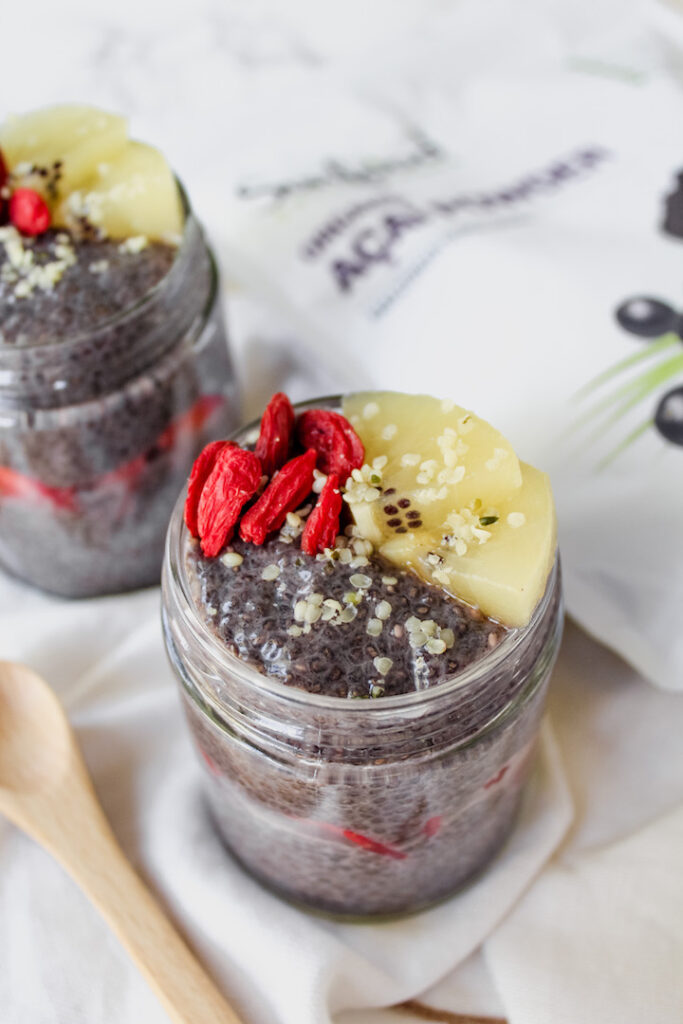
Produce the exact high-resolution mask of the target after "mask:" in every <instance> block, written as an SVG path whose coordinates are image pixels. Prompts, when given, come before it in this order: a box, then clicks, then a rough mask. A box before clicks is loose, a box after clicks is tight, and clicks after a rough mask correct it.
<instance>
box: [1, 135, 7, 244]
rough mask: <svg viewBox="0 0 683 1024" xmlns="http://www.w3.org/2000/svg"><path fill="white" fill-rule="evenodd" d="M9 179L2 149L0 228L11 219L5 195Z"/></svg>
mask: <svg viewBox="0 0 683 1024" xmlns="http://www.w3.org/2000/svg"><path fill="white" fill-rule="evenodd" d="M8 177H9V174H8V171H7V164H6V163H5V158H4V156H3V155H2V150H1V149H0V227H2V225H3V224H6V223H7V221H8V219H9V213H8V204H7V196H6V195H5V188H6V186H7V178H8Z"/></svg>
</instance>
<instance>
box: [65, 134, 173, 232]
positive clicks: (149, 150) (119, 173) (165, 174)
mask: <svg viewBox="0 0 683 1024" xmlns="http://www.w3.org/2000/svg"><path fill="white" fill-rule="evenodd" d="M83 216H85V217H87V219H88V220H89V221H90V222H91V223H92V224H94V225H95V226H96V227H97V228H99V229H100V230H101V231H102V232H103V233H104V234H105V235H107V236H109V237H110V238H131V237H136V236H144V237H145V238H149V239H162V240H165V241H169V242H177V241H178V240H179V238H180V236H181V234H182V230H183V209H182V204H181V200H180V193H179V191H178V186H177V183H176V180H175V178H174V176H173V173H172V171H171V169H170V167H169V166H168V163H167V162H166V159H165V158H164V156H163V155H162V154H161V153H160V152H159V150H157V149H154V148H153V147H152V146H147V145H145V144H144V143H142V142H128V143H127V144H126V146H125V148H124V149H123V150H122V151H120V152H119V153H117V154H116V155H115V156H114V158H113V159H112V160H109V161H105V162H101V163H100V164H99V165H98V167H97V169H96V171H95V173H94V175H93V176H92V177H91V178H90V179H89V180H88V181H87V182H86V183H84V185H83V186H82V187H81V189H79V190H78V191H76V192H74V193H72V195H70V196H69V197H68V198H67V199H66V200H65V201H64V202H63V203H62V204H61V205H60V207H59V208H58V209H57V211H56V215H55V223H56V224H57V225H64V226H65V227H71V226H74V220H75V219H77V218H78V217H83Z"/></svg>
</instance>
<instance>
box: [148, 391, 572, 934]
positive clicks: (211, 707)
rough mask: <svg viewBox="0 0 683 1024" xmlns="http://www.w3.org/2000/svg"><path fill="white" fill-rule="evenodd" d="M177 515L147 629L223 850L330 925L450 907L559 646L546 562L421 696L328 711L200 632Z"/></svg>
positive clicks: (539, 707) (523, 747)
mask: <svg viewBox="0 0 683 1024" xmlns="http://www.w3.org/2000/svg"><path fill="white" fill-rule="evenodd" d="M316 404H318V405H320V404H322V403H316ZM242 436H243V437H244V436H249V435H248V433H247V434H245V435H242ZM238 440H240V438H239V437H238ZM183 500H184V495H183V496H182V497H181V499H180V500H179V502H178V504H177V506H176V509H175V511H174V513H173V516H172V519H171V523H170V526H169V532H168V538H167V545H166V555H165V559H164V569H163V576H162V618H163V629H164V636H165V642H166V647H167V651H168V655H169V658H170V661H171V665H172V666H173V669H174V671H175V674H176V676H177V678H178V681H179V683H180V689H181V694H182V700H183V705H184V709H185V713H186V715H187V719H188V722H189V725H190V729H191V732H192V735H193V737H194V742H195V745H196V748H197V751H198V753H199V755H200V757H201V764H202V766H203V778H204V783H205V791H206V794H207V796H208V801H209V805H210V808H211V811H212V814H213V817H214V819H215V822H216V824H217V826H218V829H219V832H220V834H221V835H222V837H223V839H224V841H225V843H226V845H227V847H228V849H229V850H230V851H231V852H232V853H233V855H234V856H235V857H236V858H237V859H238V860H239V861H240V862H241V863H242V865H243V866H244V867H245V868H246V869H247V870H248V871H249V872H250V873H251V874H252V875H254V876H255V877H256V878H257V879H259V880H260V881H261V882H263V883H265V884H266V885H267V886H269V887H270V888H271V889H273V890H275V891H276V892H277V893H279V894H280V895H282V896H285V897H286V898H289V899H290V900H293V901H295V902H296V903H298V904H302V905H304V906H306V907H308V908H311V909H315V910H318V911H324V912H327V913H331V914H334V915H341V916H345V917H352V918H365V917H375V916H377V915H394V914H402V913H407V912H412V911H416V910H419V909H421V908H424V907H427V906H429V905H431V904H433V903H435V902H437V901H439V900H441V899H443V898H445V897H446V896H448V895H450V894H452V893H453V892H454V891H455V890H457V889H458V888H460V887H461V886H462V885H463V884H464V883H465V882H466V881H467V880H468V879H470V878H472V877H473V876H474V875H476V874H477V873H478V872H480V871H481V870H482V869H483V868H484V867H485V866H486V865H487V864H488V862H489V861H490V860H491V858H492V857H493V856H494V855H495V854H496V852H497V851H498V850H499V849H500V847H501V846H502V844H503V843H504V841H505V839H506V837H507V836H508V834H509V833H510V830H511V828H512V826H513V824H514V820H515V815H516V812H517V809H518V807H519V803H520V799H521V796H522V792H523V788H524V783H525V781H526V779H527V778H528V775H529V772H530V769H531V765H532V763H533V753H534V747H535V743H536V739H537V735H538V731H539V725H540V720H541V716H542V713H543V706H544V700H545V693H546V688H547V684H548V680H549V677H550V673H551V669H552V667H553V664H554V662H555V658H556V655H557V650H558V646H559V641H560V636H561V632H562V599H561V587H560V569H559V562H558V561H557V560H556V562H555V566H554V568H553V570H552V573H551V575H550V578H549V580H548V584H547V588H546V592H545V595H544V596H543V598H542V599H541V601H540V602H539V604H538V606H537V607H536V610H535V612H534V614H533V617H532V619H531V622H530V623H529V624H528V625H527V626H525V627H524V628H522V629H516V630H512V631H510V632H508V634H507V635H506V636H505V637H504V639H503V640H502V641H501V643H500V644H499V645H498V646H497V647H495V648H494V649H493V650H491V651H490V652H489V653H488V654H486V655H485V656H484V657H483V658H482V659H481V660H480V661H477V662H475V663H474V664H472V665H471V666H470V667H469V668H467V669H465V670H464V671H462V672H460V673H458V674H457V675H454V676H453V677H451V678H449V679H447V680H445V681H443V682H441V683H439V684H438V685H436V686H434V687H432V688H430V689H426V690H421V691H416V692H413V693H408V694H402V695H398V696H392V697H383V698H380V699H378V700H344V699H341V698H339V697H329V696H323V695H320V694H315V693H309V692H307V691H305V690H303V689H299V688H297V687H294V686H286V685H284V684H282V683H280V682H278V681H277V680H276V679H274V678H273V677H270V676H266V675H263V674H261V673H259V672H258V671H256V670H255V669H254V668H253V667H252V666H250V665H247V664H246V663H244V662H243V661H242V660H240V659H239V658H238V657H236V656H235V655H234V654H232V653H231V652H230V651H229V650H228V648H227V647H226V645H225V644H223V643H222V642H221V641H220V640H219V638H218V637H217V635H216V634H215V633H214V632H213V631H212V630H211V629H210V628H209V627H208V625H207V623H206V621H205V619H204V618H203V617H202V615H201V614H200V611H199V608H198V607H197V604H196V602H195V599H194V596H193V593H192V578H191V576H190V574H189V573H188V568H187V563H186V554H187V552H188V545H189V544H191V543H193V542H192V541H191V540H190V538H189V535H188V533H187V530H186V528H185V526H184V524H183V520H182V513H183Z"/></svg>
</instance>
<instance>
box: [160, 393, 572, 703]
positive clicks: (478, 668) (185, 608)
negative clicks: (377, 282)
mask: <svg viewBox="0 0 683 1024" xmlns="http://www.w3.org/2000/svg"><path fill="white" fill-rule="evenodd" d="M342 398H343V395H327V396H324V397H322V398H315V399H309V400H307V401H305V402H298V403H296V405H295V408H296V409H297V411H298V410H305V409H319V408H321V407H323V408H331V407H332V408H333V407H336V406H339V404H340V403H341V401H342ZM259 422H260V421H259V419H254V420H252V421H251V422H250V423H248V424H246V425H245V426H242V427H240V428H239V429H238V430H235V431H233V432H232V434H230V437H229V440H233V441H236V440H239V439H240V438H242V439H243V438H244V437H245V436H246V437H248V436H249V435H250V433H252V432H254V431H256V430H257V429H258V426H259ZM185 496H186V488H183V490H182V492H181V493H180V495H179V497H178V500H177V501H176V504H175V507H174V509H173V512H172V514H171V519H170V522H169V527H168V532H167V535H166V550H165V553H164V565H163V574H164V577H165V578H166V580H167V581H168V582H169V583H170V582H171V581H172V585H173V587H174V588H175V592H176V597H177V598H178V600H179V603H180V610H181V613H182V614H183V616H184V618H185V621H186V623H187V624H188V625H189V626H190V629H191V631H192V635H193V639H194V641H195V642H197V643H199V645H200V646H201V647H202V648H203V651H204V653H205V654H206V655H207V656H208V659H209V663H211V664H213V665H215V666H217V667H218V668H219V670H221V674H223V672H225V674H226V675H228V676H230V675H232V676H237V677H239V680H240V682H242V683H245V684H248V685H250V686H252V687H253V688H254V689H255V690H258V691H261V692H266V693H268V694H269V695H270V696H271V697H274V698H276V699H280V700H282V701H284V702H285V703H288V704H294V705H298V706H305V707H306V708H307V709H308V710H320V711H323V710H325V711H335V712H337V713H339V714H341V715H345V714H347V713H348V714H349V715H354V714H355V715H358V714H361V715H364V714H369V715H372V716H373V718H374V719H375V720H376V719H377V717H378V716H381V715H382V714H383V713H384V714H386V713H387V712H397V713H398V712H405V711H406V710H407V709H409V708H414V707H424V706H426V705H428V704H431V703H432V702H435V701H439V700H443V699H444V698H447V697H448V696H449V695H451V694H453V693H456V692H460V691H461V690H464V689H466V688H467V687H468V686H470V685H472V684H476V682H477V680H478V679H480V678H482V677H483V676H485V675H487V674H488V673H489V672H491V671H495V669H496V668H498V666H500V665H501V663H503V662H504V661H506V660H507V659H508V658H509V657H511V656H512V655H514V653H515V652H516V651H517V650H519V648H520V646H521V645H522V644H523V643H524V641H525V640H526V639H527V638H528V637H529V636H530V635H532V634H533V633H534V631H535V629H536V627H537V626H538V625H539V623H541V622H542V621H543V620H544V618H545V615H546V612H547V611H548V608H549V606H550V604H551V602H552V601H553V598H554V594H555V590H556V587H557V583H558V575H559V552H558V550H557V549H556V550H555V558H554V561H553V566H552V569H551V571H550V573H549V574H548V579H547V582H546V588H545V591H544V594H543V597H542V598H541V600H540V601H539V602H538V604H537V605H536V607H535V609H534V611H533V614H532V616H531V619H530V621H529V622H528V623H527V625H526V626H522V627H519V628H514V629H511V630H510V631H509V632H508V634H507V635H506V636H505V637H504V639H503V640H501V642H500V643H499V644H498V645H497V646H496V647H495V648H493V650H492V651H489V652H487V653H486V654H485V655H484V656H483V657H482V658H480V659H479V660H478V661H475V662H473V663H472V664H471V665H470V666H468V667H467V668H465V669H463V670H462V671H460V672H456V673H455V674H454V675H452V676H449V677H448V678H447V679H443V680H442V681H441V682H439V683H437V684H436V685H435V686H431V687H428V688H426V689H424V690H414V691H411V692H409V693H401V694H395V695H393V696H390V697H382V698H380V699H378V700H350V699H344V698H340V697H332V696H328V695H326V694H320V693H311V692H309V691H308V690H304V689H303V688H301V687H297V686H288V685H287V684H285V683H281V682H279V681H278V680H277V679H274V678H272V677H271V676H268V675H266V674H265V673H263V672H259V671H258V669H256V668H253V667H252V666H251V665H248V664H247V663H246V662H245V661H243V660H242V659H241V658H239V657H237V656H236V655H234V654H233V653H232V652H231V651H230V650H228V648H227V647H226V645H225V644H224V643H223V642H222V641H221V640H220V638H219V637H218V636H217V635H216V634H215V633H214V632H213V631H212V630H211V629H210V627H209V626H208V624H207V623H206V622H205V621H204V620H203V619H202V617H201V615H200V614H199V609H198V607H197V604H196V602H195V601H194V600H193V597H192V593H191V587H190V581H189V578H188V574H187V566H186V560H185V557H184V556H185V549H186V545H187V541H188V531H187V527H186V526H185V521H184V516H183V512H184V505H185Z"/></svg>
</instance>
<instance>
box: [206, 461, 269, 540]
mask: <svg viewBox="0 0 683 1024" xmlns="http://www.w3.org/2000/svg"><path fill="white" fill-rule="evenodd" d="M262 476H263V472H262V470H261V463H260V462H259V460H258V459H257V458H256V456H255V455H254V453H253V452H249V451H245V449H244V448H238V447H237V445H235V444H231V443H228V444H224V446H223V448H222V449H221V451H219V452H218V454H217V455H216V459H215V461H214V464H213V468H212V470H211V472H210V473H209V475H208V477H207V480H206V483H205V484H204V487H203V488H202V492H201V495H200V498H199V507H198V509H197V528H198V530H199V538H200V543H201V546H202V551H203V552H204V554H205V555H206V556H207V558H215V556H216V555H217V554H218V553H219V551H220V550H221V548H222V547H223V546H224V545H225V544H226V543H227V542H228V541H229V540H230V538H231V537H232V533H233V530H234V529H235V524H236V523H237V520H238V519H239V517H240V513H241V512H242V509H243V508H244V506H245V505H246V503H247V502H248V501H249V499H250V498H253V496H254V494H256V491H257V490H258V487H259V484H260V483H261V477H262Z"/></svg>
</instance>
